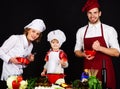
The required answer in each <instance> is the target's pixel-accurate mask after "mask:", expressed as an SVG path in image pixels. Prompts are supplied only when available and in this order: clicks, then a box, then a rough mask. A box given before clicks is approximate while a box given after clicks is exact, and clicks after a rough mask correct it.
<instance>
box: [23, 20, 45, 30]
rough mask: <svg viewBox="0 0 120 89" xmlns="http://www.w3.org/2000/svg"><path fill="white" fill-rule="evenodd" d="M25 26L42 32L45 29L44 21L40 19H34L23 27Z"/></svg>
mask: <svg viewBox="0 0 120 89" xmlns="http://www.w3.org/2000/svg"><path fill="white" fill-rule="evenodd" d="M26 28H33V29H35V30H38V31H40V32H43V31H44V30H45V29H46V26H45V23H44V22H43V20H41V19H35V20H33V21H32V22H31V23H29V24H28V25H27V26H25V27H24V29H26Z"/></svg>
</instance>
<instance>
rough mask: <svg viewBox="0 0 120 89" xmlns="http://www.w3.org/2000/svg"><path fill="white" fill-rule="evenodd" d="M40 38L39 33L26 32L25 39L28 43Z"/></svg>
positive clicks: (36, 31) (33, 30)
mask: <svg viewBox="0 0 120 89" xmlns="http://www.w3.org/2000/svg"><path fill="white" fill-rule="evenodd" d="M39 36H40V32H39V31H38V30H35V29H30V30H28V34H27V39H28V41H29V42H32V41H34V40H36V39H37V38H38V37H39Z"/></svg>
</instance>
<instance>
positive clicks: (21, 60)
mask: <svg viewBox="0 0 120 89" xmlns="http://www.w3.org/2000/svg"><path fill="white" fill-rule="evenodd" d="M16 59H17V60H18V61H19V62H20V63H22V64H25V65H28V64H29V63H30V61H29V60H28V59H27V58H24V57H17V58H16Z"/></svg>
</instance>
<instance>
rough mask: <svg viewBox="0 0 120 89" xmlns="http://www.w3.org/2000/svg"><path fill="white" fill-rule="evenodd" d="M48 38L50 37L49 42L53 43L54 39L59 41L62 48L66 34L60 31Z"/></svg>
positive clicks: (54, 31) (53, 32) (50, 33)
mask: <svg viewBox="0 0 120 89" xmlns="http://www.w3.org/2000/svg"><path fill="white" fill-rule="evenodd" d="M47 37H48V39H47V40H48V41H49V42H50V41H52V40H53V39H57V40H58V41H59V43H60V46H61V45H62V43H64V42H65V41H66V36H65V34H64V33H63V32H62V31H61V30H59V29H57V30H53V31H51V32H49V33H48V36H47Z"/></svg>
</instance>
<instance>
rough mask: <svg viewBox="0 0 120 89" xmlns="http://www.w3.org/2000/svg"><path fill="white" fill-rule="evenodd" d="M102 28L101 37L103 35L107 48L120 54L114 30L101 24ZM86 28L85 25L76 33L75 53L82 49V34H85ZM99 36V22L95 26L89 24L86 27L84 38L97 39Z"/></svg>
mask: <svg viewBox="0 0 120 89" xmlns="http://www.w3.org/2000/svg"><path fill="white" fill-rule="evenodd" d="M102 26H103V35H104V39H105V42H106V45H107V47H108V48H116V49H117V50H118V51H119V52H120V47H119V43H118V35H117V32H116V30H115V29H114V28H113V27H111V26H108V25H106V24H102ZM86 28H87V25H86V26H84V27H81V28H80V29H78V31H77V33H76V44H75V48H74V50H75V51H76V50H81V49H82V48H83V49H84V42H83V40H84V34H85V30H86ZM101 35H102V33H101V22H98V23H97V24H95V25H93V24H90V23H89V27H88V30H87V33H86V37H85V38H90V37H97V36H101Z"/></svg>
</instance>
